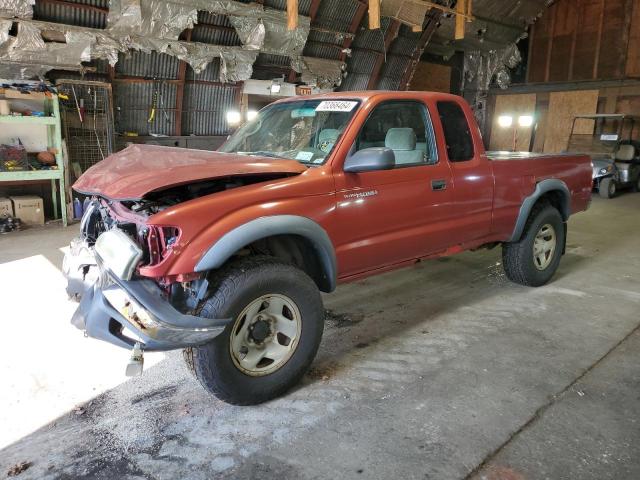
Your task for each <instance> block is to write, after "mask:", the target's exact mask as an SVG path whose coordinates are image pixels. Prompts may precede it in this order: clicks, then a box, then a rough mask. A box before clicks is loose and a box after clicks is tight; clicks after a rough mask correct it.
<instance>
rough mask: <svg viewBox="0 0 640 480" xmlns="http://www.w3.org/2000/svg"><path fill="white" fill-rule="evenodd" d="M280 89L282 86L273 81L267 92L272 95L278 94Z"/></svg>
mask: <svg viewBox="0 0 640 480" xmlns="http://www.w3.org/2000/svg"><path fill="white" fill-rule="evenodd" d="M281 88H282V84H280V82H276V81H273V82H271V87H269V90H270V91H271V93H272V94H274V93H280V89H281Z"/></svg>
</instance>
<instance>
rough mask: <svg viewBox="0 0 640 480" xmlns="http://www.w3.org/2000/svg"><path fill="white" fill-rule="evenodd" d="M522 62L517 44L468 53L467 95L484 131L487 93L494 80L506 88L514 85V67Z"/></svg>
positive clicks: (466, 60)
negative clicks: (512, 76) (512, 70)
mask: <svg viewBox="0 0 640 480" xmlns="http://www.w3.org/2000/svg"><path fill="white" fill-rule="evenodd" d="M521 61H522V56H521V55H520V50H518V47H517V46H516V44H515V43H514V44H512V45H509V46H508V47H507V48H504V49H502V50H491V51H488V52H486V51H485V52H482V51H475V52H467V53H466V54H465V56H464V76H463V80H464V86H463V90H464V91H465V97H466V96H467V95H471V98H467V100H468V101H469V103H470V104H471V108H472V109H473V111H474V114H475V116H476V120H477V121H478V125H480V129H481V130H483V131H484V129H485V126H486V115H487V108H486V107H487V96H488V91H489V87H490V86H491V83H492V82H493V81H494V80H495V81H496V83H497V84H498V86H499V87H500V88H502V89H505V88H507V87H508V86H509V85H510V84H511V74H510V69H512V68H515V67H516V66H517V65H518V64H519V63H520V62H521Z"/></svg>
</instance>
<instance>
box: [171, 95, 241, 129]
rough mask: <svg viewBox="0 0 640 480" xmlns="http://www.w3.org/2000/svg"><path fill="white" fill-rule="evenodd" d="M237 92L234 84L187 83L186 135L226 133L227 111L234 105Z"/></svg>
mask: <svg viewBox="0 0 640 480" xmlns="http://www.w3.org/2000/svg"><path fill="white" fill-rule="evenodd" d="M237 94H238V87H236V86H233V85H223V84H219V85H210V84H205V83H187V84H186V85H185V91H184V102H185V103H184V106H183V110H182V128H183V132H184V133H185V135H225V134H226V133H227V132H228V126H227V122H226V112H227V110H229V109H230V108H233V107H234V105H235V102H236V100H235V98H236V96H237Z"/></svg>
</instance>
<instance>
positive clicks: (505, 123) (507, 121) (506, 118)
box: [498, 115, 513, 128]
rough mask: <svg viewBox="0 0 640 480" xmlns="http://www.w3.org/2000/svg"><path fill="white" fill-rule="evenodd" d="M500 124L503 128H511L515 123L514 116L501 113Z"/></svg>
mask: <svg viewBox="0 0 640 480" xmlns="http://www.w3.org/2000/svg"><path fill="white" fill-rule="evenodd" d="M498 125H500V126H501V127H502V128H509V127H510V126H511V125H513V117H512V116H511V115H500V116H499V117H498Z"/></svg>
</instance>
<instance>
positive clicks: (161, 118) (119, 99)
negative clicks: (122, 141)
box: [113, 81, 177, 135]
mask: <svg viewBox="0 0 640 480" xmlns="http://www.w3.org/2000/svg"><path fill="white" fill-rule="evenodd" d="M176 89H177V86H176V85H175V84H172V83H166V82H163V81H157V82H147V81H143V82H127V81H116V82H114V84H113V100H114V116H115V126H116V131H117V132H120V133H123V132H136V133H137V134H138V135H151V134H158V135H173V134H174V132H175V128H176ZM154 95H155V96H156V100H155V104H156V112H155V116H154V118H153V120H152V121H151V122H149V117H150V115H151V108H152V106H153V104H154Z"/></svg>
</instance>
